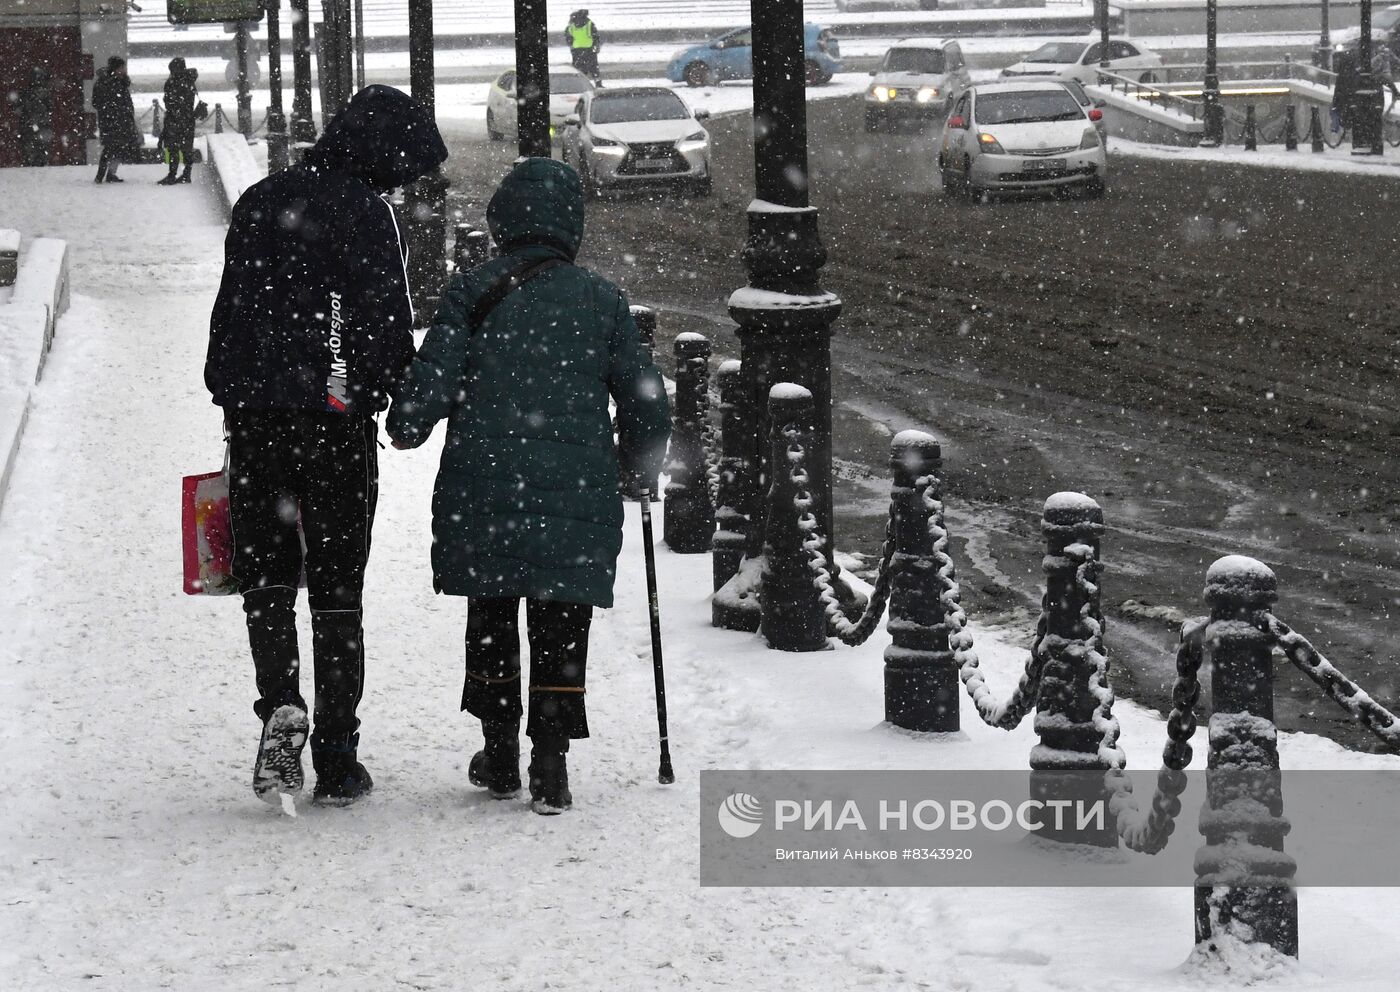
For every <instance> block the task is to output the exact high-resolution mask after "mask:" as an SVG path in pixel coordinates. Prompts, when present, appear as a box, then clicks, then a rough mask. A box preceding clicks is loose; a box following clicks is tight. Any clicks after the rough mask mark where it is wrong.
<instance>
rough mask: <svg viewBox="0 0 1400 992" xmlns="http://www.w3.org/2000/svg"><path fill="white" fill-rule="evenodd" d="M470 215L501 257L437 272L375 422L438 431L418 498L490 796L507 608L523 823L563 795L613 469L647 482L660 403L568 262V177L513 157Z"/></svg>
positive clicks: (571, 195) (659, 386) (509, 780)
mask: <svg viewBox="0 0 1400 992" xmlns="http://www.w3.org/2000/svg"><path fill="white" fill-rule="evenodd" d="M486 218H487V223H488V224H489V225H490V228H491V234H492V237H493V238H494V239H495V241H496V244H497V245H498V246H499V247H500V249H501V252H502V254H501V256H500V257H498V258H495V259H493V260H491V261H490V262H487V263H486V264H484V265H482V266H479V267H478V268H475V269H473V270H471V271H469V272H465V273H458V274H457V275H454V276H453V277H452V281H451V283H450V285H449V287H448V290H447V294H446V297H445V298H444V300H443V303H442V306H441V308H440V309H439V310H438V313H437V318H436V320H435V321H434V323H433V327H432V329H431V330H429V331H428V334H427V337H426V338H425V339H424V341H423V344H422V347H421V348H420V349H419V350H418V354H417V357H416V358H415V359H414V361H413V363H412V365H411V366H410V367H409V370H408V372H407V375H406V376H405V378H404V380H403V382H402V384H401V385H400V388H399V391H398V393H397V395H396V396H395V399H394V404H393V406H392V408H391V409H390V411H389V419H388V424H387V428H388V432H389V436H390V437H391V438H393V440H394V444H395V446H396V447H401V448H412V447H417V446H418V445H420V444H422V443H423V442H424V441H426V440H427V439H428V436H429V434H431V433H432V430H433V427H434V425H436V424H437V422H438V421H440V420H444V419H445V420H446V421H447V437H446V440H445V442H444V444H443V452H442V462H441V465H440V467H439V470H438V477H437V485H436V488H435V490H434V493H433V552H432V558H433V581H434V587H435V588H436V589H437V591H438V592H441V593H447V594H448V595H453V596H466V597H468V599H469V600H470V602H469V603H468V607H467V636H466V669H467V671H466V685H465V688H464V690H463V694H462V708H463V709H464V710H467V711H468V712H470V713H471V714H472V715H473V716H475V717H477V718H479V719H480V720H481V721H482V731H483V735H484V737H485V740H486V746H485V748H484V749H483V750H482V751H480V752H478V753H477V754H476V755H475V756H474V757H473V758H472V761H471V766H470V769H469V777H470V779H471V781H472V782H473V784H475V785H479V786H482V787H484V788H487V789H489V790H490V791H491V794H492V795H493V796H496V797H497V798H508V797H510V796H513V795H515V794H516V793H517V792H518V791H519V790H520V744H519V735H520V719H521V716H522V713H523V708H522V706H521V699H520V635H519V630H518V617H519V610H520V600H522V599H524V600H525V602H526V617H527V622H528V632H529V638H530V657H531V664H530V687H529V688H530V692H529V699H530V702H529V717H528V721H527V724H526V735H527V736H528V737H529V738H530V739H531V742H532V752H531V759H530V796H531V799H532V801H533V804H534V808H535V810H536V811H537V812H540V813H546V814H548V813H557V812H559V811H561V810H563V809H566V808H567V807H568V806H569V804H570V801H571V796H570V794H569V789H568V775H567V770H566V765H565V757H564V755H565V753H566V752H567V751H568V747H569V741H570V740H571V739H573V740H577V739H579V738H584V737H587V736H588V723H587V720H586V717H585V712H584V669H585V665H586V660H587V650H588V629H589V624H590V622H591V619H592V613H593V609H594V608H595V607H600V608H606V607H610V606H612V602H613V580H614V577H615V574H616V570H617V555H618V552H619V551H620V550H621V548H622V498H621V496H620V495H619V492H618V479H619V467H620V468H621V471H622V472H623V473H625V474H629V475H633V474H635V475H636V476H639V477H641V478H645V479H655V478H656V475H657V473H658V471H659V470H660V468H661V461H662V458H663V456H664V454H665V448H666V442H667V439H668V437H669V435H670V409H669V405H668V402H667V399H666V390H665V386H664V383H663V381H662V378H661V373H660V372H659V371H658V370H657V368H656V366H655V364H654V363H653V362H652V359H651V355H650V354H649V352H648V350H647V349H646V347H645V346H644V345H643V344H642V340H641V335H640V334H639V333H638V331H637V326H636V324H635V323H634V322H633V320H632V316H631V313H630V311H629V309H628V303H627V298H626V296H625V295H624V294H623V293H622V291H621V290H620V289H618V288H617V287H616V286H614V285H613V284H612V283H610V282H608V281H607V280H606V279H603V278H602V277H600V276H598V275H596V274H594V273H592V272H590V271H588V270H587V269H584V268H581V267H580V266H577V265H575V264H573V260H574V257H575V256H576V255H577V254H578V250H579V245H580V244H581V242H582V241H583V229H584V216H583V187H582V185H581V184H580V182H579V177H578V174H577V173H576V172H574V170H573V169H571V168H569V167H568V166H567V165H564V164H562V163H560V162H555V161H553V160H551V159H544V158H532V159H525V160H523V161H521V162H519V163H517V164H516V166H515V167H514V168H513V169H512V170H511V171H510V173H509V174H508V175H507V176H506V177H505V179H504V180H503V181H502V182H501V185H500V187H499V189H497V191H496V193H495V195H494V196H493V197H492V198H491V203H490V205H489V207H488V208H487V214H486ZM536 263H544V267H543V268H541V269H539V270H537V272H536V273H535V274H534V275H533V276H531V277H530V278H529V279H528V280H526V281H524V282H522V283H521V284H520V285H519V286H518V287H514V288H512V290H511V291H510V292H509V293H508V294H507V295H505V296H504V297H503V298H501V299H500V302H499V303H497V304H496V305H495V306H494V307H493V308H492V309H491V310H490V312H489V313H487V314H486V315H485V316H484V318H481V316H480V314H481V311H480V309H479V308H478V310H477V315H478V320H479V324H478V326H477V328H476V330H475V333H473V330H472V321H471V316H472V313H473V309H474V308H477V307H478V304H479V302H480V301H481V299H482V297H483V296H485V295H486V294H487V293H488V291H489V290H491V289H492V287H493V286H497V285H501V284H503V280H505V279H507V278H509V277H510V276H511V275H512V274H513V273H519V272H523V270H524V269H526V268H527V267H531V266H534V265H536ZM551 266H552V267H551ZM610 397H611V399H612V401H613V404H614V405H615V406H616V411H617V440H618V443H617V445H616V447H615V446H614V443H613V424H612V419H611V417H610V415H609V409H608V400H609V398H610ZM619 459H620V460H621V466H619Z"/></svg>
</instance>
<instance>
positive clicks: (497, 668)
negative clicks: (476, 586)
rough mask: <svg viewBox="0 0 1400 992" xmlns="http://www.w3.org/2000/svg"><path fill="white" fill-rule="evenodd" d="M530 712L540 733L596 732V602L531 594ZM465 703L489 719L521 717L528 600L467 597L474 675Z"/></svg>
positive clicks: (573, 735)
mask: <svg viewBox="0 0 1400 992" xmlns="http://www.w3.org/2000/svg"><path fill="white" fill-rule="evenodd" d="M525 619H526V623H527V625H528V630H529V637H530V717H529V720H528V721H527V723H526V725H525V733H526V735H527V736H529V737H530V738H532V739H534V740H539V739H541V738H555V739H558V738H566V739H570V740H578V739H580V738H584V737H587V736H588V719H587V715H586V714H585V712H584V695H583V679H584V669H585V667H586V666H587V663H588V628H589V626H590V625H591V624H592V622H593V607H591V606H584V605H581V604H578V603H559V602H554V601H552V600H542V599H527V600H526V601H525ZM462 709H464V710H466V711H467V712H468V713H470V714H471V715H472V716H474V717H477V718H478V719H480V720H482V721H491V722H510V721H519V720H520V717H521V710H522V708H521V704H520V600H519V599H517V598H515V597H513V596H512V597H502V598H494V597H481V596H478V597H473V598H472V599H471V601H470V602H469V603H468V604H467V677H466V684H465V686H464V687H463V689H462Z"/></svg>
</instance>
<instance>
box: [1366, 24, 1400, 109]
mask: <svg viewBox="0 0 1400 992" xmlns="http://www.w3.org/2000/svg"><path fill="white" fill-rule="evenodd" d="M1371 73H1372V74H1373V75H1374V76H1375V77H1376V83H1377V85H1380V86H1384V87H1385V88H1386V89H1388V90H1390V105H1391V107H1392V108H1394V107H1395V106H1396V105H1397V104H1400V89H1397V88H1396V85H1395V53H1394V52H1392V51H1391V50H1390V46H1389V45H1388V44H1386V43H1385V42H1383V41H1382V42H1379V43H1377V45H1376V54H1375V56H1373V57H1372V59H1371Z"/></svg>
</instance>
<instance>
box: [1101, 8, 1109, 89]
mask: <svg viewBox="0 0 1400 992" xmlns="http://www.w3.org/2000/svg"><path fill="white" fill-rule="evenodd" d="M1099 68H1100V69H1102V70H1103V71H1104V72H1107V71H1108V0H1099Z"/></svg>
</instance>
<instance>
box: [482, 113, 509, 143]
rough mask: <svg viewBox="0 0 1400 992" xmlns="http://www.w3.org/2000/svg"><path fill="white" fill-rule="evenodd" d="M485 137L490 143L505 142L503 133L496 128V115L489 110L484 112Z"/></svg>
mask: <svg viewBox="0 0 1400 992" xmlns="http://www.w3.org/2000/svg"><path fill="white" fill-rule="evenodd" d="M486 137H488V138H490V139H491V140H492V141H505V140H506V136H505V133H504V132H503V131H501V130H500V129H499V128H498V127H496V115H495V114H493V113H492V112H491V111H490V110H489V109H488V110H487V111H486Z"/></svg>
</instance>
